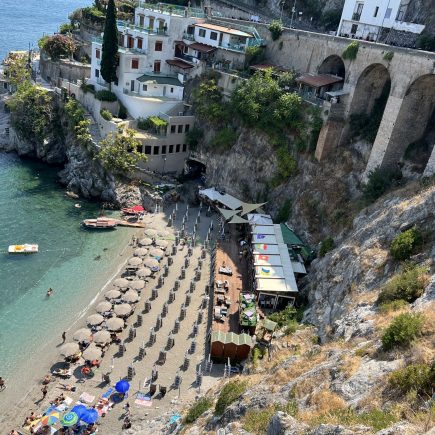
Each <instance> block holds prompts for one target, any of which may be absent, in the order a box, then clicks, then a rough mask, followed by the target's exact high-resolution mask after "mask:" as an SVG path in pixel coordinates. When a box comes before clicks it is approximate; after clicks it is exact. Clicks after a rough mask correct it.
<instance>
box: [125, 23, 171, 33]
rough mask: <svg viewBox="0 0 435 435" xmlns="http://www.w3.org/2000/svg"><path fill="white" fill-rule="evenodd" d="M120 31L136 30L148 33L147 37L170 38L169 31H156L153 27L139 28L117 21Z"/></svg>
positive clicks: (163, 29)
mask: <svg viewBox="0 0 435 435" xmlns="http://www.w3.org/2000/svg"><path fill="white" fill-rule="evenodd" d="M117 25H118V30H121V31H122V30H136V31H137V32H141V33H146V34H147V35H159V36H168V29H165V28H162V29H160V28H159V29H154V28H152V27H143V26H137V25H136V24H132V23H129V22H127V21H122V20H118V21H117Z"/></svg>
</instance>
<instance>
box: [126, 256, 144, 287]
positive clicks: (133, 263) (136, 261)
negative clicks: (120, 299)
mask: <svg viewBox="0 0 435 435" xmlns="http://www.w3.org/2000/svg"><path fill="white" fill-rule="evenodd" d="M128 264H129V265H130V266H140V265H141V264H142V259H140V258H139V257H131V258H129V260H128ZM121 279H122V278H121ZM127 286H128V284H127ZM127 286H126V287H127Z"/></svg>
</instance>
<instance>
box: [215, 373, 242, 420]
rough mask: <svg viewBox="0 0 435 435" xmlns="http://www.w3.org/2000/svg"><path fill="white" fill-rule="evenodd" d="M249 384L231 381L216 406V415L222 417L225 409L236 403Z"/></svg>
mask: <svg viewBox="0 0 435 435" xmlns="http://www.w3.org/2000/svg"><path fill="white" fill-rule="evenodd" d="M247 387H248V384H247V383H246V382H242V381H239V380H238V381H230V382H228V383H227V384H225V386H224V387H223V388H222V390H221V391H220V393H219V397H218V400H217V402H216V406H215V414H216V415H222V414H223V413H224V412H225V409H226V408H227V407H228V406H230V405H231V404H232V403H233V402H235V401H236V400H237V399H238V398H239V397H240V396H241V395H242V394H243V393H244V392H245V391H246V389H247Z"/></svg>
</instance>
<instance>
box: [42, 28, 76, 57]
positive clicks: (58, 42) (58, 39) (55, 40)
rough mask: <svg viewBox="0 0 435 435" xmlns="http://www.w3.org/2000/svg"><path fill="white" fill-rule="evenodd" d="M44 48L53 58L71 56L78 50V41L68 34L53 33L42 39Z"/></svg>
mask: <svg viewBox="0 0 435 435" xmlns="http://www.w3.org/2000/svg"><path fill="white" fill-rule="evenodd" d="M40 42H41V44H42V49H43V50H44V51H45V52H46V53H47V54H48V55H49V56H50V57H51V58H52V59H53V60H58V59H60V58H61V57H69V56H71V55H72V54H73V53H74V51H75V50H76V43H75V41H74V39H73V38H71V37H70V36H67V35H59V34H58V35H53V36H49V37H48V38H46V39H40Z"/></svg>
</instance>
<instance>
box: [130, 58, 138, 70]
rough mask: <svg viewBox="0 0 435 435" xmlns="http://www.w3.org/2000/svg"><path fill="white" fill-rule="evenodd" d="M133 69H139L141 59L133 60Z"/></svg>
mask: <svg viewBox="0 0 435 435" xmlns="http://www.w3.org/2000/svg"><path fill="white" fill-rule="evenodd" d="M131 69H139V59H131Z"/></svg>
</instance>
